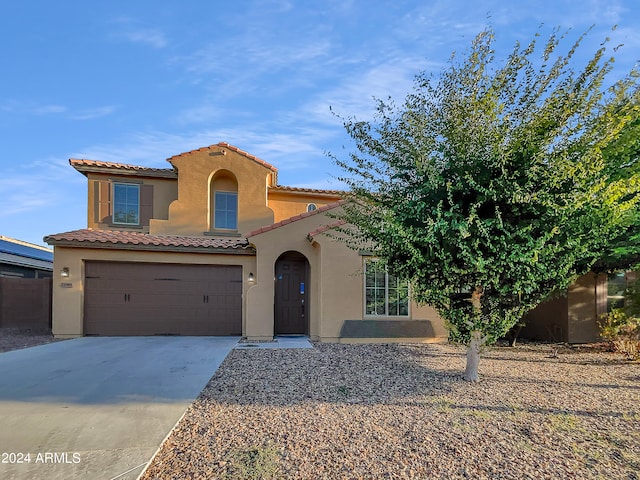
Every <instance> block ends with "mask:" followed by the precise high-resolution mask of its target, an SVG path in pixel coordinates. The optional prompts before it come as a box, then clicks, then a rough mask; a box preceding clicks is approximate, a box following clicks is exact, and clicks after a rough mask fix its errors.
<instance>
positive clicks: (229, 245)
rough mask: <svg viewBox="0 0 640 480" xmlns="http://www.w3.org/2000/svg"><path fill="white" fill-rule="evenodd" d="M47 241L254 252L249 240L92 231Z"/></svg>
mask: <svg viewBox="0 0 640 480" xmlns="http://www.w3.org/2000/svg"><path fill="white" fill-rule="evenodd" d="M44 241H45V242H47V243H48V244H49V245H65V244H72V245H73V246H84V247H96V246H98V247H100V246H102V247H108V246H126V245H138V246H143V247H148V248H152V249H153V248H154V247H159V248H160V249H163V248H178V249H187V250H199V251H203V252H207V251H211V250H229V251H234V250H244V251H246V253H253V249H252V247H251V246H250V245H249V242H248V241H247V239H246V238H214V237H188V236H180V235H150V234H148V233H140V232H127V231H118V230H93V229H90V228H88V229H83V230H74V231H71V232H65V233H56V234H54V235H48V236H46V237H44Z"/></svg>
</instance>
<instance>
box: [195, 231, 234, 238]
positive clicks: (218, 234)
mask: <svg viewBox="0 0 640 480" xmlns="http://www.w3.org/2000/svg"><path fill="white" fill-rule="evenodd" d="M202 233H203V234H204V235H206V236H209V237H214V236H215V237H241V236H242V235H240V234H239V233H238V232H236V231H230V230H211V231H208V232H202Z"/></svg>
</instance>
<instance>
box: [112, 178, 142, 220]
mask: <svg viewBox="0 0 640 480" xmlns="http://www.w3.org/2000/svg"><path fill="white" fill-rule="evenodd" d="M113 223H114V224H121V225H139V224H140V185H138V184H135V183H114V184H113Z"/></svg>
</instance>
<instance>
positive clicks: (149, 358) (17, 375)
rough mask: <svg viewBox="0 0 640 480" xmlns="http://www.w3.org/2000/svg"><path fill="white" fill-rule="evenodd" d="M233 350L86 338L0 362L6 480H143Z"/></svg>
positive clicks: (213, 344)
mask: <svg viewBox="0 0 640 480" xmlns="http://www.w3.org/2000/svg"><path fill="white" fill-rule="evenodd" d="M237 341H238V338H237V337H99V338H96V337H94V338H86V337H85V338H79V339H75V340H67V341H64V342H59V343H52V344H48V345H42V346H39V347H33V348H27V349H24V350H16V351H12V352H6V353H0V478H2V479H20V480H22V479H25V480H26V479H40V478H42V479H51V480H56V479H88V478H91V479H107V480H112V479H117V480H129V479H135V478H137V476H138V475H139V474H140V472H141V471H142V470H143V468H144V467H145V465H146V463H147V462H148V461H149V460H150V459H151V457H152V456H153V455H154V454H155V452H156V450H157V448H158V447H159V446H160V443H161V442H162V441H163V440H164V438H165V437H166V435H167V434H168V433H169V432H170V431H171V429H172V428H173V426H174V425H175V424H176V422H177V421H178V420H180V418H181V417H182V415H183V413H184V412H185V410H186V409H187V408H188V407H189V405H190V404H191V402H192V401H193V400H194V399H195V397H197V395H198V394H199V393H200V391H201V390H202V389H203V388H204V386H205V385H206V384H207V382H208V380H209V379H210V378H211V376H212V375H213V374H214V373H215V371H216V369H217V368H218V366H219V365H220V364H221V363H222V361H223V360H224V359H225V357H226V356H227V355H228V353H229V352H230V351H231V349H233V347H234V346H235V345H236V343H237ZM27 454H28V456H27Z"/></svg>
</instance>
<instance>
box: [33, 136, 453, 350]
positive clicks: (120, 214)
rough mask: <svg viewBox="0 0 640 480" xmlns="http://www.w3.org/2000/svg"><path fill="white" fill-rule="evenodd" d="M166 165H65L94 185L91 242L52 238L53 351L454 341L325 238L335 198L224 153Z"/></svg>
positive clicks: (403, 289) (362, 262)
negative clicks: (125, 345) (284, 339)
mask: <svg viewBox="0 0 640 480" xmlns="http://www.w3.org/2000/svg"><path fill="white" fill-rule="evenodd" d="M168 161H169V163H170V165H171V168H147V167H141V166H134V165H127V164H120V163H109V162H99V161H92V160H73V159H72V160H70V164H71V166H72V167H74V168H75V169H76V170H77V171H79V172H81V173H82V174H84V175H85V176H86V177H87V181H88V202H87V205H88V225H87V227H88V228H86V229H82V230H76V231H72V232H66V233H59V234H55V235H49V236H47V237H45V241H46V242H47V243H49V244H50V245H53V246H54V247H55V266H54V272H55V277H54V278H55V280H54V287H53V291H54V298H53V333H54V334H55V335H56V336H57V337H76V336H82V335H163V334H167V335H243V336H245V337H247V338H249V339H255V340H259V339H270V338H273V336H274V335H287V334H301V335H309V336H310V337H311V338H312V339H317V340H321V341H329V342H337V341H349V342H357V341H389V340H402V339H404V340H406V339H411V340H413V341H437V340H441V339H444V338H446V336H447V333H446V331H445V329H444V327H443V322H442V320H441V319H440V317H439V316H438V315H437V313H436V312H435V311H434V310H433V309H432V308H430V307H428V306H418V305H416V304H414V303H413V302H411V301H410V300H409V291H408V287H407V285H406V284H403V283H402V282H399V281H397V280H396V279H394V278H393V277H391V276H390V275H388V274H387V273H386V272H385V271H384V269H380V268H378V266H377V264H376V263H375V261H374V259H372V258H369V257H367V256H366V255H365V254H361V253H358V252H356V251H353V250H351V249H349V248H347V246H346V245H345V244H344V243H343V242H340V241H338V240H336V239H335V238H334V236H331V235H327V233H329V232H330V231H331V230H332V229H333V228H335V227H336V225H337V222H336V219H335V218H334V217H332V215H331V212H334V213H335V212H337V211H338V210H337V209H339V208H340V198H341V197H340V192H338V191H332V190H317V189H306V188H293V187H285V186H281V185H278V182H277V169H276V168H275V167H274V166H272V165H270V164H268V163H266V162H264V161H263V160H260V159H259V158H256V157H255V156H253V155H250V154H248V153H247V152H244V151H242V150H240V149H238V148H236V147H234V146H232V145H229V144H227V143H218V144H217V145H211V146H209V147H205V148H200V149H198V150H193V151H191V152H186V153H182V154H180V155H176V156H173V157H171V158H169V159H168Z"/></svg>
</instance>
